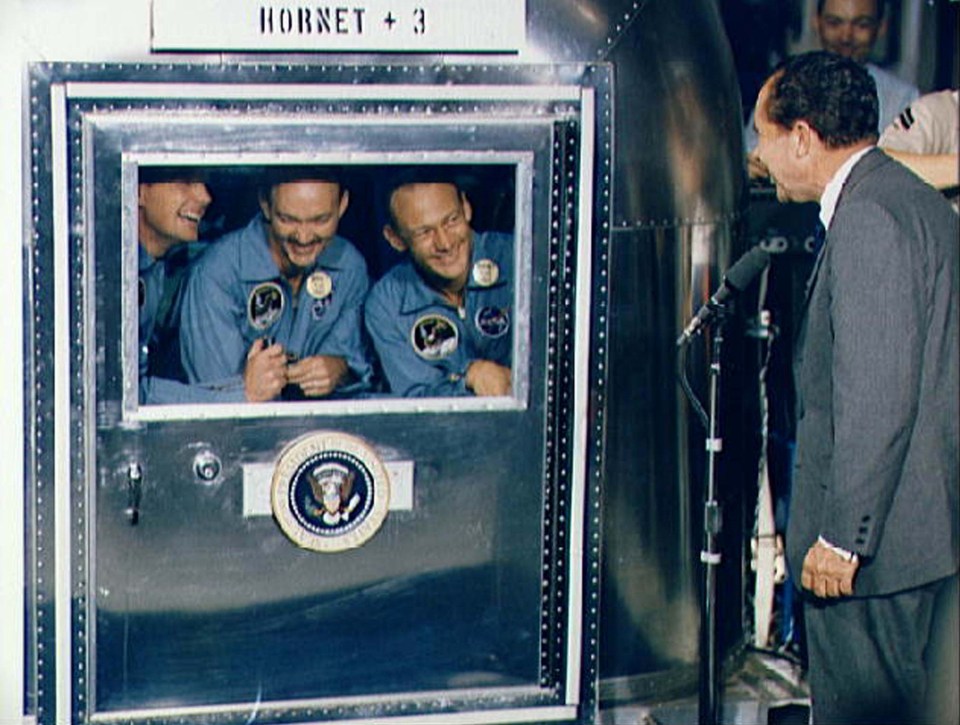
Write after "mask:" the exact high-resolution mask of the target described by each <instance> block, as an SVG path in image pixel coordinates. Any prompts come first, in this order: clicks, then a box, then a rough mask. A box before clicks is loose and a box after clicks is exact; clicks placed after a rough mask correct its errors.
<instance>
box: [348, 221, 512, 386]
mask: <svg viewBox="0 0 960 725" xmlns="http://www.w3.org/2000/svg"><path fill="white" fill-rule="evenodd" d="M513 277H514V261H513V237H512V236H511V235H509V234H502V233H500V232H474V233H473V249H472V252H471V261H470V275H469V278H468V280H467V287H466V289H465V295H464V305H463V307H462V308H461V309H457V308H456V307H453V306H452V305H451V304H450V303H449V302H448V301H446V300H445V299H444V298H443V297H442V295H441V294H440V293H439V292H437V291H436V290H434V289H433V288H431V287H430V286H429V285H427V283H426V282H424V280H423V278H422V277H421V276H420V274H419V273H418V272H417V269H416V267H415V266H414V264H413V261H412V260H411V259H410V258H409V257H408V258H407V259H405V260H403V261H402V262H400V263H399V264H397V265H396V266H395V267H394V268H393V269H391V270H390V271H389V272H387V273H386V274H385V275H384V276H383V277H382V278H381V279H380V281H379V282H377V283H376V284H375V285H374V287H373V289H372V290H370V294H369V295H368V297H367V303H366V307H365V312H364V315H365V318H364V319H365V323H366V327H367V331H368V332H369V333H370V337H371V338H372V339H373V344H374V347H375V348H376V351H377V354H378V355H379V357H380V363H381V365H382V367H383V372H384V376H385V377H386V381H387V383H388V385H389V387H390V391H391V393H392V394H393V395H398V396H404V397H432V396H458V395H472V391H470V390H468V389H467V387H466V380H465V377H466V372H467V368H468V367H469V366H470V363H472V362H473V361H474V360H490V361H492V362H495V363H499V364H500V365H504V366H506V367H510V363H511V357H512V350H513V317H512V316H513V310H514V299H513Z"/></svg>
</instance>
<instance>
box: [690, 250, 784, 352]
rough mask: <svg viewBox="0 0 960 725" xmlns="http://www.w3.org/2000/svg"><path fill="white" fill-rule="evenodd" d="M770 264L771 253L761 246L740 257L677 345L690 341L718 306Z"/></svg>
mask: <svg viewBox="0 0 960 725" xmlns="http://www.w3.org/2000/svg"><path fill="white" fill-rule="evenodd" d="M768 264H770V253H769V252H767V251H766V250H765V249H762V248H761V247H759V246H757V247H753V248H752V249H750V250H748V251H747V253H746V254H744V255H743V256H742V257H740V259H738V260H737V261H736V262H735V263H734V265H733V266H732V267H730V269H728V270H727V273H726V274H725V275H724V276H723V284H722V285H720V289H718V290H717V291H716V292H715V293H714V294H713V297H711V298H710V300H709V301H708V302H707V303H706V304H705V305H703V307H701V308H700V310H699V311H698V312H697V314H696V315H694V317H693V319H692V320H690V323H689V324H688V325H687V326H686V327H685V328H684V330H683V333H682V334H681V335H680V337H678V338H677V346H678V347H679V346H680V345H684V344H686V343H688V342H690V338H692V337H693V336H694V335H696V334H697V333H699V332H700V329H701V328H702V327H703V326H704V325H707V324H709V323H710V321H711V320H712V319H713V317H714V315H716V312H717V310H716V308H717V307H719V306H720V305H722V304H723V303H724V302H726V301H727V300H729V299H732V298H734V297H736V296H737V295H738V294H740V293H741V292H743V290H744V289H746V287H748V286H749V284H750V283H751V282H753V280H754V279H756V278H757V276H758V275H759V274H760V273H761V272H762V271H763V270H764V269H765V268H766V266H767V265H768Z"/></svg>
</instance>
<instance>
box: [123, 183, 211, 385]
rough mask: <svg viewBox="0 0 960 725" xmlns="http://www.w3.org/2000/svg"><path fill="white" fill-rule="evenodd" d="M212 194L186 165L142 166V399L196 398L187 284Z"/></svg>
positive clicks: (139, 193)
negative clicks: (187, 363)
mask: <svg viewBox="0 0 960 725" xmlns="http://www.w3.org/2000/svg"><path fill="white" fill-rule="evenodd" d="M211 201H212V198H211V196H210V191H209V190H208V189H207V186H206V183H205V182H204V179H203V177H202V176H201V175H200V174H199V173H198V172H197V171H196V170H191V169H186V168H173V169H168V168H159V167H149V166H141V167H140V169H139V184H138V188H137V204H138V223H137V232H138V240H139V253H138V256H139V277H138V281H137V288H138V289H137V296H138V304H139V326H138V330H139V341H138V352H139V401H140V403H142V404H156V403H177V402H183V401H185V400H187V399H191V398H192V397H194V396H193V395H191V394H190V393H189V391H188V390H187V389H186V387H185V386H184V385H183V383H185V382H186V376H185V373H184V371H183V368H182V367H181V365H180V353H179V344H178V342H179V321H180V303H181V301H182V300H181V292H182V289H181V288H182V286H183V282H184V280H185V279H186V273H187V269H188V267H189V265H190V264H191V263H192V262H193V261H194V260H195V259H196V258H197V257H198V256H199V255H200V253H201V252H202V249H203V247H204V246H205V245H203V244H199V243H197V240H198V238H199V230H200V222H201V220H202V219H203V216H204V214H205V213H206V211H207V207H208V206H209V205H210V202H211Z"/></svg>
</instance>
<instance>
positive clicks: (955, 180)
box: [877, 90, 960, 209]
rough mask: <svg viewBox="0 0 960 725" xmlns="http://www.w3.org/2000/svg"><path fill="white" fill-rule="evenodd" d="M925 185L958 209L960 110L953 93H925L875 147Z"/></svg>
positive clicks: (895, 122)
mask: <svg viewBox="0 0 960 725" xmlns="http://www.w3.org/2000/svg"><path fill="white" fill-rule="evenodd" d="M877 145H878V146H880V147H881V148H882V149H883V150H884V151H886V152H887V154H888V155H890V156H892V157H893V158H895V159H896V160H897V161H899V162H900V163H902V164H904V165H906V166H907V167H908V168H910V169H911V170H912V171H913V172H914V173H915V174H917V175H918V176H919V177H920V178H922V179H923V180H924V181H926V182H927V183H928V184H931V185H933V186H934V187H936V188H938V189H943V190H946V191H947V195H948V197H949V198H951V199H952V201H953V205H954V208H955V209H956V208H957V186H958V185H960V157H958V151H960V109H958V93H957V91H955V90H952V91H951V90H946V91H937V92H936V93H928V94H926V95H924V96H921V97H920V98H919V99H917V100H916V101H914V102H913V103H911V104H910V105H909V106H907V107H906V108H905V109H904V110H903V112H902V113H901V114H900V115H899V116H897V117H896V118H895V119H894V120H893V123H891V124H890V125H889V126H887V127H886V128H885V129H884V130H883V133H881V134H880V141H879V142H878V144H877Z"/></svg>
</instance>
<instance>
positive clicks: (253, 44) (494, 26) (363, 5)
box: [151, 0, 526, 53]
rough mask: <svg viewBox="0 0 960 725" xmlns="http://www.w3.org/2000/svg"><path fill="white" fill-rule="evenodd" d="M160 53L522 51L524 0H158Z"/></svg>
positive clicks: (154, 42) (154, 40)
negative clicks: (328, 0)
mask: <svg viewBox="0 0 960 725" xmlns="http://www.w3.org/2000/svg"><path fill="white" fill-rule="evenodd" d="M152 21H153V22H152V28H153V33H152V37H151V48H152V49H153V50H155V51H184V50H187V51H204V50H206V51H216V50H233V51H242V50H249V51H280V52H284V51H306V52H345V51H351V52H380V51H386V52H405V53H435V52H448V53H519V52H520V51H521V50H522V49H523V48H524V46H525V43H526V2H525V0H482V2H476V0H356V1H355V2H351V1H350V0H346V1H345V2H336V3H324V2H316V0H309V1H308V0H293V1H291V0H282V1H277V2H270V0H153V16H152Z"/></svg>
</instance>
